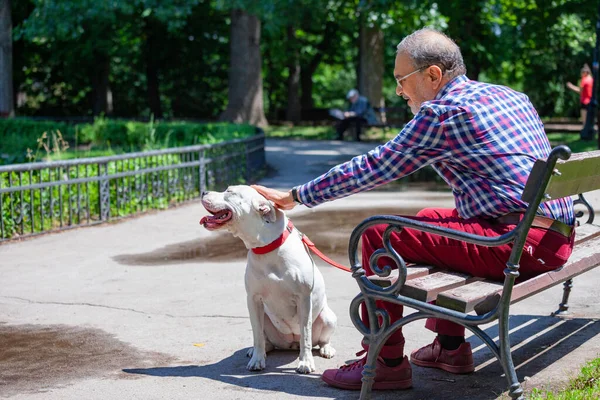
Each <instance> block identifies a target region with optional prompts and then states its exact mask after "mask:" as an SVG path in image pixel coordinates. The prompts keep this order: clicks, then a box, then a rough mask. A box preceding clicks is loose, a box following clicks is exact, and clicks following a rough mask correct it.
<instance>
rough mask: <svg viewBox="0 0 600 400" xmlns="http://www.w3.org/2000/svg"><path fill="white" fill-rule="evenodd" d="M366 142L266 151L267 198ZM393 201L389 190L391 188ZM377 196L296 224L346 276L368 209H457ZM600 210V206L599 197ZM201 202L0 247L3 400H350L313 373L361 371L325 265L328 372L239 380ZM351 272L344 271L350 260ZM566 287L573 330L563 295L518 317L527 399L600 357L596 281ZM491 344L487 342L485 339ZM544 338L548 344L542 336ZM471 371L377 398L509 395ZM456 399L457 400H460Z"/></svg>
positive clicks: (343, 306) (239, 252)
mask: <svg viewBox="0 0 600 400" xmlns="http://www.w3.org/2000/svg"><path fill="white" fill-rule="evenodd" d="M369 147H370V146H369V145H365V144H359V143H341V142H301V141H280V140H278V141H276V140H268V141H267V150H268V155H267V160H268V162H269V163H270V164H271V165H272V166H273V167H274V169H276V172H273V173H272V174H271V175H270V176H268V177H266V178H265V179H264V180H263V181H262V182H261V183H263V184H266V185H270V186H274V187H281V188H289V187H290V186H292V185H294V184H298V183H302V182H304V181H306V180H307V179H309V178H311V177H313V176H314V175H315V174H318V173H321V172H325V171H326V170H327V169H328V168H330V167H331V166H332V165H333V164H334V163H336V162H339V161H342V160H344V159H347V158H350V157H351V156H353V155H354V154H357V153H360V152H362V151H365V150H366V149H368V148H369ZM396 189H397V188H396ZM399 189H400V190H393V191H391V190H390V191H385V190H384V191H377V192H371V193H365V194H360V195H355V196H352V197H350V198H347V199H342V200H339V201H336V202H334V203H328V204H325V205H322V206H320V207H317V208H315V209H310V210H308V209H306V208H298V209H296V210H294V211H293V212H291V213H290V215H292V217H293V218H294V222H295V223H296V224H297V225H299V226H301V227H302V228H301V229H302V230H303V231H304V232H305V233H307V234H308V235H309V236H310V237H311V238H312V239H313V240H314V241H315V242H317V244H318V245H319V246H320V247H322V248H323V250H324V251H325V252H327V253H329V254H331V255H333V256H334V257H336V258H338V259H339V260H340V261H345V257H344V253H345V251H346V248H345V246H346V243H347V239H348V235H349V233H350V230H351V228H352V227H353V226H354V225H355V224H356V222H358V221H360V220H361V219H362V218H363V217H364V216H366V215H369V213H370V212H371V211H372V210H393V211H397V212H400V213H410V212H414V211H415V210H416V209H417V208H420V207H423V206H425V205H439V206H452V198H451V196H450V194H449V193H448V192H447V191H442V192H435V191H426V190H405V188H402V187H400V188H399ZM594 204H595V205H596V206H598V205H600V196H595V197H594ZM202 215H204V211H203V209H202V207H201V206H200V204H199V203H198V202H193V203H190V204H188V205H185V206H181V207H178V208H175V209H171V210H167V211H162V212H154V213H150V214H147V215H145V216H142V217H138V218H131V219H127V220H124V221H122V222H119V223H113V224H106V225H102V226H95V227H90V228H82V229H76V230H71V231H66V232H61V233H56V234H49V235H44V236H41V237H37V238H34V239H30V240H25V241H22V242H11V243H8V244H4V245H1V246H0V397H10V398H11V399H27V400H41V399H44V400H46V399H52V400H54V399H72V400H81V399H86V400H93V399H98V400H100V399H102V400H107V399H118V400H123V399H143V400H148V399H169V400H171V399H226V400H233V399H261V400H262V399H267V400H268V399H273V400H275V399H277V400H279V399H352V398H357V394H356V393H353V392H347V391H339V390H336V389H333V388H330V387H328V386H326V385H325V384H324V383H322V382H321V381H320V379H319V374H320V373H321V372H322V371H323V370H324V369H326V368H333V367H337V366H338V365H339V364H340V363H343V362H345V361H347V360H351V359H354V358H355V355H354V353H355V352H356V351H358V350H359V347H358V343H359V341H360V336H359V335H358V333H357V331H356V329H355V328H354V327H353V325H352V324H351V322H350V319H349V316H348V304H349V302H350V300H351V299H352V298H353V297H354V296H355V294H356V292H357V286H356V283H355V282H354V281H353V279H352V278H351V277H350V276H349V275H348V274H345V273H344V272H342V271H339V270H337V269H334V268H331V267H329V266H326V265H323V264H322V263H320V264H319V266H320V268H321V271H322V272H323V275H324V277H325V281H326V285H327V293H328V298H329V303H330V305H331V307H332V309H333V310H334V312H336V314H337V315H338V318H339V326H338V329H337V331H336V333H335V337H334V345H335V347H336V348H337V350H338V354H337V356H336V357H335V358H333V359H331V360H325V359H321V358H316V366H317V371H316V373H314V374H311V375H308V376H300V375H297V374H296V373H295V372H294V366H295V363H296V358H297V354H296V353H294V352H275V353H273V354H271V355H270V356H269V358H268V361H267V363H268V366H267V369H266V371H264V372H263V373H250V372H248V371H247V370H246V369H245V365H246V363H247V359H246V357H245V351H246V349H247V348H248V346H250V344H251V328H250V322H249V320H248V316H247V310H246V301H245V295H244V285H243V273H244V268H245V263H244V253H245V250H244V248H243V246H242V245H241V242H240V241H239V240H238V239H235V238H232V237H230V236H229V235H227V234H223V235H219V234H214V233H209V232H207V231H206V230H204V229H202V228H201V227H200V226H199V225H198V220H199V219H200V217H201V216H202ZM345 262H347V261H345ZM599 278H600V271H598V272H593V273H588V274H586V275H585V278H583V279H578V280H576V281H575V287H574V289H573V293H572V295H571V309H572V311H573V313H572V316H571V318H570V319H565V320H563V319H555V318H551V317H548V314H549V313H550V312H551V311H553V310H554V308H555V307H556V305H557V303H558V301H559V300H560V296H561V288H560V287H557V288H555V289H554V290H551V291H549V292H546V293H544V294H543V295H539V296H534V297H532V298H530V299H528V300H525V301H523V302H521V303H520V304H518V305H517V306H516V307H514V312H515V313H516V315H515V316H514V318H513V319H512V326H513V330H512V334H511V340H512V343H513V346H515V353H514V354H515V363H516V365H518V371H517V372H518V374H519V377H520V379H521V380H523V379H525V377H530V378H528V380H527V385H528V386H538V387H539V386H545V385H550V384H557V383H560V382H564V380H565V379H566V378H567V377H568V376H569V375H570V374H573V373H576V371H577V370H578V368H579V366H580V365H581V364H582V363H583V362H584V361H585V360H586V359H590V358H593V357H596V356H597V355H598V354H599V353H600V340H599V338H598V333H599V332H600V325H599V324H598V322H597V321H596V319H595V318H597V317H598V315H600V299H599V298H598V297H599V296H598V289H597V282H598V281H599ZM486 329H488V330H490V331H491V332H495V331H496V325H495V324H491V325H489V326H488V327H486ZM538 331H541V332H542V334H541V335H537V334H535V332H538ZM405 333H406V338H407V344H406V348H407V350H411V349H414V348H418V347H420V346H422V345H425V344H427V343H428V342H430V341H431V340H432V339H433V334H431V333H430V332H428V331H426V330H425V329H424V328H423V326H422V324H421V323H419V322H417V323H414V324H410V325H409V326H408V327H406V328H405ZM469 340H470V341H471V343H472V344H473V347H474V350H475V361H476V365H477V372H476V373H475V374H471V375H468V376H453V375H449V374H446V373H443V372H441V371H432V370H428V369H423V368H418V367H415V368H414V370H413V373H414V388H413V389H411V390H407V391H397V392H387V393H376V397H375V398H376V399H440V400H444V399H456V398H469V399H495V398H497V397H498V396H499V395H500V394H501V393H502V391H504V390H505V389H506V383H505V380H504V378H503V377H501V376H500V375H501V374H502V371H501V368H500V366H499V365H498V363H497V362H494V361H493V360H492V358H491V357H492V356H491V354H490V352H489V351H488V350H487V349H486V348H484V347H483V345H482V344H481V343H480V342H479V341H478V340H476V339H475V338H470V339H469ZM458 393H460V395H459V394H458Z"/></svg>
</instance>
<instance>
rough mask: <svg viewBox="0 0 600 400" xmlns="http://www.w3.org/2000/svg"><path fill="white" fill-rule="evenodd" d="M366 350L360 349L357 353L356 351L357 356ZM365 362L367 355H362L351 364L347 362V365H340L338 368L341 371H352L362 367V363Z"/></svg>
mask: <svg viewBox="0 0 600 400" xmlns="http://www.w3.org/2000/svg"><path fill="white" fill-rule="evenodd" d="M366 352H367V351H366V350H361V351H359V352H358V353H356V356H357V357H360V356H362V355H363V354H365V353H366ZM366 363H367V357H366V356H365V357H363V358H361V359H360V360H357V361H354V362H353V363H352V364H347V365H342V366H341V367H340V369H341V370H342V371H352V370H355V369H357V368H362V367H364V365H365V364H366Z"/></svg>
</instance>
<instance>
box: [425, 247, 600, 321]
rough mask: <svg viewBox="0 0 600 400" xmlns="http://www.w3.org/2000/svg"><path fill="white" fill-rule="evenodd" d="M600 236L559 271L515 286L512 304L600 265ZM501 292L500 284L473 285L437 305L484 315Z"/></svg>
mask: <svg viewBox="0 0 600 400" xmlns="http://www.w3.org/2000/svg"><path fill="white" fill-rule="evenodd" d="M599 247H600V236H595V237H593V238H592V239H590V240H586V241H585V242H583V243H581V244H579V245H577V247H575V249H574V251H573V254H572V255H571V257H570V258H569V262H567V264H566V265H565V266H564V267H562V268H560V269H557V270H554V271H551V272H547V273H545V274H542V275H538V276H536V277H534V278H531V279H528V280H527V281H524V282H521V283H519V284H517V285H515V286H514V287H513V293H512V296H511V304H512V303H515V302H517V301H520V300H524V299H526V298H528V297H530V296H533V295H534V294H536V293H539V292H540V291H542V290H545V289H547V288H549V287H552V286H555V285H558V284H560V283H562V282H565V281H566V280H568V279H570V278H573V277H575V276H577V275H579V274H582V273H584V272H586V271H589V270H590V269H592V268H595V267H596V266H598V265H600V254H597V251H598V248H599ZM501 293H502V285H501V284H499V283H497V282H491V281H483V282H477V283H471V284H469V285H466V286H463V287H459V288H456V289H453V290H449V291H445V292H444V293H440V294H439V295H438V297H437V300H436V304H438V305H439V306H442V307H446V308H450V309H453V310H457V311H463V312H471V311H473V310H475V312H476V313H477V314H480V315H481V314H484V313H486V312H488V311H490V310H491V309H492V308H493V307H495V306H496V304H497V303H498V301H499V299H500V295H501Z"/></svg>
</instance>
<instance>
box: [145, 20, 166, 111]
mask: <svg viewBox="0 0 600 400" xmlns="http://www.w3.org/2000/svg"><path fill="white" fill-rule="evenodd" d="M155 28H156V27H155V26H154V25H153V24H152V22H151V21H148V22H147V23H146V25H145V27H144V31H145V32H144V33H145V37H146V42H145V44H144V47H145V49H144V58H145V63H146V95H147V99H148V107H149V108H150V112H151V113H152V114H153V115H154V118H156V119H160V118H162V117H163V113H162V106H161V103H160V87H159V80H158V71H159V67H158V60H157V57H158V56H157V54H158V50H157V49H156V48H155V43H156V38H155V36H154V35H155V32H156V29H155Z"/></svg>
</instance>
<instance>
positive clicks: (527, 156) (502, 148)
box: [257, 28, 575, 390]
mask: <svg viewBox="0 0 600 400" xmlns="http://www.w3.org/2000/svg"><path fill="white" fill-rule="evenodd" d="M465 73H466V69H465V65H464V62H463V58H462V55H461V53H460V49H459V48H458V46H457V45H456V44H455V43H454V42H453V41H452V40H451V39H450V38H448V37H447V36H445V35H444V34H442V33H440V32H437V31H435V30H432V29H427V28H426V29H422V30H419V31H417V32H414V33H412V34H411V35H409V36H407V37H406V38H404V40H402V42H401V43H400V44H399V45H398V51H397V55H396V64H395V68H394V76H395V78H396V82H397V87H396V93H397V94H398V96H402V97H403V98H404V99H405V100H406V101H407V102H408V105H409V106H410V109H411V110H412V112H413V113H414V114H415V116H414V118H413V119H412V120H411V121H410V122H409V123H408V124H407V125H406V126H405V127H404V129H402V131H401V132H400V133H399V134H398V136H396V137H395V138H394V139H392V140H391V141H389V142H388V143H386V144H383V145H381V146H379V147H377V148H375V149H374V150H371V151H370V152H368V153H367V154H364V155H360V156H356V157H354V158H353V159H352V160H350V161H348V162H346V163H343V164H340V165H338V166H336V167H334V168H332V169H331V170H330V171H329V172H327V173H325V174H323V175H322V176H320V177H318V178H316V179H314V180H312V181H310V182H307V183H305V184H303V185H300V186H296V187H294V188H293V189H292V190H290V191H288V192H281V191H276V190H272V189H268V188H264V187H257V190H259V191H260V192H261V193H262V194H263V195H265V196H266V197H267V198H268V199H271V200H272V201H274V202H275V204H276V205H277V206H278V207H280V208H282V209H291V208H292V207H294V205H295V204H304V205H306V206H308V207H314V206H316V205H318V204H321V203H323V202H326V201H330V200H334V199H338V198H341V197H344V196H348V195H350V194H352V193H357V192H361V191H365V190H369V189H372V188H374V187H375V186H378V185H382V184H384V183H387V182H390V181H392V180H395V179H398V178H401V177H404V176H406V175H408V174H411V173H413V172H415V171H416V170H418V169H419V168H422V167H424V166H426V165H431V166H432V167H433V168H434V169H435V171H436V172H437V173H438V174H440V175H441V176H442V177H443V179H444V180H445V181H446V182H447V184H448V185H449V186H450V187H451V189H452V193H453V194H454V198H455V205H456V208H454V209H435V208H428V209H423V210H421V211H420V212H419V213H418V214H417V215H416V217H412V218H414V219H416V220H420V221H427V222H428V223H432V224H436V225H439V226H443V227H447V228H452V229H458V230H462V231H465V232H469V233H473V234H477V235H486V236H497V235H501V234H503V233H505V232H507V231H508V230H509V229H512V228H514V226H515V225H516V224H517V223H518V222H519V220H520V218H521V217H522V214H523V213H524V211H525V209H526V207H527V204H525V203H524V202H523V201H521V194H522V191H523V187H524V185H525V182H526V179H527V176H528V175H529V172H530V170H531V168H532V166H533V163H534V161H535V160H536V159H538V158H545V157H547V156H548V154H549V152H550V144H549V142H548V139H547V137H546V135H545V133H544V129H543V124H542V122H541V121H540V118H539V116H538V114H537V112H536V111H535V109H534V108H533V105H532V104H531V102H530V101H529V99H528V98H527V96H525V95H524V94H522V93H519V92H516V91H514V90H512V89H509V88H507V87H504V86H498V85H491V84H486V83H481V82H477V81H473V80H469V79H468V78H467V77H466V76H465ZM544 220H555V222H556V223H557V224H561V225H563V227H564V228H565V229H561V231H562V232H558V230H554V229H548V228H544V227H543V226H544V225H545V226H548V224H544V223H542V222H547V221H544ZM536 221H540V222H539V223H538V222H535V221H534V224H533V225H532V226H533V227H532V229H531V230H530V233H529V236H528V238H527V242H526V244H525V249H526V251H525V252H524V253H523V256H522V258H521V260H520V269H519V272H520V274H521V277H522V278H529V277H531V276H535V275H537V274H540V273H543V272H546V271H549V270H552V269H555V268H557V267H559V266H561V265H563V264H564V263H565V262H566V261H567V259H568V257H569V256H570V254H571V251H572V248H573V241H574V230H573V229H572V227H573V225H574V222H575V221H574V213H573V205H572V202H571V200H570V199H568V198H567V199H557V200H552V201H548V202H545V203H543V204H542V205H541V206H540V209H539V216H538V217H536ZM384 229H385V227H384V226H374V227H371V228H370V229H369V230H367V231H366V232H365V233H364V235H363V237H362V264H363V268H365V270H366V271H367V274H368V275H369V274H372V271H371V270H370V267H369V257H370V256H371V254H373V252H374V250H375V249H377V248H381V247H383V246H382V236H383V232H384ZM565 232H568V233H565ZM391 243H392V246H393V247H394V248H395V250H396V251H397V252H398V253H399V254H400V255H401V256H402V257H403V258H404V259H405V260H406V261H407V262H414V263H423V264H429V265H436V266H439V267H442V268H447V269H450V270H455V271H461V272H466V273H470V274H472V275H476V276H479V277H483V278H491V279H496V280H499V281H501V280H502V279H503V278H504V269H505V262H506V260H507V259H508V256H509V253H510V250H511V247H512V245H511V244H507V245H504V246H499V247H485V246H478V245H475V244H467V243H464V242H459V241H456V240H453V239H449V238H443V237H440V236H436V235H434V234H430V233H426V232H419V231H415V230H412V229H403V230H402V231H401V232H400V233H396V234H395V235H393V236H392V240H391ZM379 262H380V264H381V265H385V264H386V262H387V263H388V265H393V263H391V262H390V261H389V260H384V259H380V260H379ZM381 307H383V308H385V309H386V310H387V311H388V313H389V315H390V317H391V322H392V323H393V322H394V321H395V320H397V319H398V318H399V317H400V316H401V315H402V311H403V309H402V307H401V306H398V305H392V304H390V303H382V304H381ZM365 323H368V322H367V321H365ZM426 327H427V328H428V329H430V330H432V331H434V332H436V333H437V337H436V338H435V339H434V340H433V343H431V344H429V345H427V346H425V347H423V348H421V349H418V350H415V351H413V352H412V354H411V356H410V361H411V362H412V364H414V365H417V366H421V367H430V368H439V369H442V370H445V371H448V372H450V373H469V372H472V371H473V370H474V368H473V356H472V350H471V345H470V344H469V343H468V342H465V340H464V333H465V332H464V328H463V327H461V326H459V325H457V324H454V323H452V322H449V321H447V320H439V319H432V320H428V321H427V324H426ZM363 348H364V350H367V351H368V346H366V345H365V344H364V343H363ZM364 363H365V358H363V359H360V360H358V361H356V362H354V363H352V364H349V365H344V366H342V367H340V368H339V369H331V370H327V371H325V372H324V373H323V376H322V379H323V380H324V381H325V382H327V383H328V384H330V385H332V386H335V387H338V388H343V389H355V390H359V389H360V387H361V373H362V370H363V367H364ZM411 386H412V371H411V364H410V363H409V361H408V358H407V357H406V356H405V355H404V337H403V335H402V332H401V331H400V330H399V331H397V332H396V333H395V334H393V335H392V336H391V337H390V338H389V340H388V341H387V342H386V344H385V346H384V347H383V349H382V351H381V353H380V357H379V358H378V360H377V368H376V376H375V383H374V386H373V388H374V389H405V388H409V387H411Z"/></svg>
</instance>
